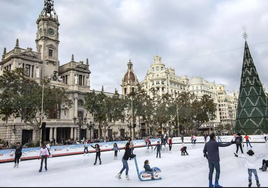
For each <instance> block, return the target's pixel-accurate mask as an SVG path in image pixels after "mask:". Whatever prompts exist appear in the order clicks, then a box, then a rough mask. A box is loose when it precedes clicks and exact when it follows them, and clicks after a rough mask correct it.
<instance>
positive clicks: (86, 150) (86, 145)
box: [84, 140, 89, 155]
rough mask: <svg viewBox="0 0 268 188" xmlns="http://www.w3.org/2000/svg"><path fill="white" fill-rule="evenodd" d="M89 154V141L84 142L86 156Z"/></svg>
mask: <svg viewBox="0 0 268 188" xmlns="http://www.w3.org/2000/svg"><path fill="white" fill-rule="evenodd" d="M86 153H87V155H88V153H89V152H88V144H87V140H84V155H85V154H86Z"/></svg>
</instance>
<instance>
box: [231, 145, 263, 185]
mask: <svg viewBox="0 0 268 188" xmlns="http://www.w3.org/2000/svg"><path fill="white" fill-rule="evenodd" d="M247 154H248V155H246V156H245V155H237V154H235V156H236V157H239V158H243V159H245V160H246V163H245V167H246V168H247V169H248V187H251V185H252V173H253V174H254V176H255V180H256V184H257V186H258V187H260V182H259V177H258V174H257V170H256V168H257V167H256V162H257V157H255V156H254V152H253V151H252V150H251V149H250V150H248V152H247Z"/></svg>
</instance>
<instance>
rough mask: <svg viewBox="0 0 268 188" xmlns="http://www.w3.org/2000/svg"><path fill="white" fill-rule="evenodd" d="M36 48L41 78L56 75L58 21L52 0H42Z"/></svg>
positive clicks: (57, 63)
mask: <svg viewBox="0 0 268 188" xmlns="http://www.w3.org/2000/svg"><path fill="white" fill-rule="evenodd" d="M36 24H37V33H36V40H35V42H36V48H37V51H38V52H39V53H41V59H42V60H43V65H42V71H41V72H42V78H44V77H45V76H48V77H53V76H55V75H57V73H58V68H59V60H58V52H59V43H60V41H59V25H60V24H59V21H58V15H57V14H56V11H55V9H54V0H44V9H43V10H42V12H41V13H40V15H39V17H38V19H37V21H36Z"/></svg>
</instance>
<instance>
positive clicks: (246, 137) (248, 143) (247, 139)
mask: <svg viewBox="0 0 268 188" xmlns="http://www.w3.org/2000/svg"><path fill="white" fill-rule="evenodd" d="M244 138H245V139H246V144H247V147H248V145H249V146H250V147H251V148H252V146H251V144H250V141H249V139H251V138H250V137H249V136H248V135H247V134H246V136H245V137H244Z"/></svg>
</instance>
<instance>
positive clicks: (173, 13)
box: [0, 0, 268, 93]
mask: <svg viewBox="0 0 268 188" xmlns="http://www.w3.org/2000/svg"><path fill="white" fill-rule="evenodd" d="M43 7H44V1H43V0H38V1H37V0H0V29H1V30H0V41H1V42H0V51H1V54H2V52H3V48H4V47H6V48H7V51H10V50H12V49H13V48H14V46H15V41H16V39H17V38H18V39H19V40H20V47H21V48H27V47H31V48H33V50H35V51H36V45H35V37H36V30H37V25H36V20H37V18H38V16H39V14H40V13H41V11H42V9H43ZM54 7H55V10H56V13H57V14H58V16H59V22H60V29H59V32H60V45H59V61H60V65H63V64H66V63H68V62H69V61H70V60H71V55H72V54H74V58H75V61H84V62H85V61H86V58H88V59H89V64H90V70H91V89H95V90H100V89H101V87H102V85H103V86H104V90H105V91H106V92H114V90H115V88H117V89H118V90H119V93H121V86H120V85H121V83H122V78H123V76H124V74H125V73H126V71H127V63H128V61H129V59H131V61H132V63H133V68H134V72H135V74H136V75H137V77H138V80H139V81H142V80H144V78H145V74H146V72H147V70H148V69H150V65H151V64H152V63H153V58H154V56H155V55H159V56H161V57H162V62H163V63H164V64H165V65H166V67H172V68H175V73H176V75H178V76H184V75H187V76H188V77H189V78H192V77H196V76H199V77H203V78H205V79H206V80H208V81H211V82H213V81H215V82H216V84H224V85H226V89H227V90H229V91H232V90H236V91H237V90H238V89H239V86H240V77H241V68H242V63H243V50H244V39H243V37H242V34H243V32H244V31H246V32H247V33H248V35H249V37H248V40H247V41H248V44H249V48H250V51H251V55H252V56H253V60H254V63H255V65H256V67H257V71H258V73H259V76H260V79H261V82H263V84H264V85H265V86H266V87H267V85H268V74H267V70H268V68H267V63H268V34H267V31H268V11H267V7H268V1H267V0H187V1H186V0H79V1H78V0H55V1H54Z"/></svg>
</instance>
